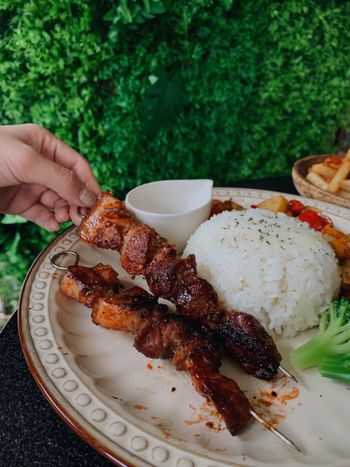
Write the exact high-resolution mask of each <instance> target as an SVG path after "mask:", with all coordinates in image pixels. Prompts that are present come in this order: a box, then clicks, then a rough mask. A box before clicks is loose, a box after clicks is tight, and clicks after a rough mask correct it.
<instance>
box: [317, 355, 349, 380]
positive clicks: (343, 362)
mask: <svg viewBox="0 0 350 467" xmlns="http://www.w3.org/2000/svg"><path fill="white" fill-rule="evenodd" d="M319 370H320V373H321V375H322V376H325V377H326V378H332V379H336V380H338V381H342V382H343V383H350V353H347V354H345V355H333V356H332V357H326V358H324V359H323V360H322V362H321V363H320V366H319Z"/></svg>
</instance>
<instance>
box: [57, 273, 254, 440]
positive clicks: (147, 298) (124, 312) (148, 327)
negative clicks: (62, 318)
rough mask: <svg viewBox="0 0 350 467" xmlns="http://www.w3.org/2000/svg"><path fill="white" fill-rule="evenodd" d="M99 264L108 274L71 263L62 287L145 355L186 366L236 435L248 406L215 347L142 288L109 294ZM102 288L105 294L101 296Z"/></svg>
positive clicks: (247, 414)
mask: <svg viewBox="0 0 350 467" xmlns="http://www.w3.org/2000/svg"><path fill="white" fill-rule="evenodd" d="M102 267H103V268H104V272H107V273H108V274H109V275H113V272H114V271H113V269H112V268H111V267H110V266H103V265H101V264H98V265H97V266H95V267H94V268H87V267H84V266H70V267H69V268H68V271H67V272H66V274H65V276H64V277H63V280H62V282H61V291H62V292H63V293H64V294H65V295H67V296H69V297H71V298H74V299H75V300H77V301H79V302H80V303H82V304H84V305H87V306H89V307H90V308H92V314H91V317H92V320H93V322H94V323H95V324H98V325H101V326H103V327H105V328H108V329H115V330H120V331H126V332H130V333H132V334H134V335H135V343H134V346H135V347H136V349H137V350H138V351H139V352H141V353H143V354H144V355H145V356H146V357H149V358H166V359H171V361H172V363H173V364H174V365H175V367H176V369H177V370H187V371H188V372H189V373H190V375H191V378H192V384H193V386H194V387H195V388H196V390H197V391H198V392H199V393H200V394H201V395H202V396H204V397H205V398H206V399H207V400H208V401H211V402H212V403H213V404H214V406H215V408H216V409H217V411H218V412H219V413H220V415H221V416H222V418H223V420H224V422H225V424H226V426H227V428H228V430H229V431H230V433H231V434H232V435H237V434H238V433H239V432H240V431H241V430H242V429H243V428H244V427H245V426H246V424H247V423H248V421H249V420H250V418H251V414H250V411H251V407H250V403H249V401H248V399H247V398H246V396H245V394H244V393H243V391H241V389H240V388H239V387H238V385H237V384H236V383H235V381H233V380H231V379H229V378H227V377H226V376H223V375H220V373H219V372H218V368H219V366H220V364H221V349H220V347H219V346H218V345H215V344H214V343H213V342H212V341H211V340H210V339H209V338H208V337H206V336H204V335H203V334H201V333H200V332H199V331H198V330H197V329H196V326H195V325H194V324H193V323H190V322H189V321H188V320H186V319H185V318H183V317H181V316H172V315H167V314H166V312H167V306H166V305H160V304H159V303H158V300H157V298H156V297H154V296H153V295H151V294H149V293H148V292H146V291H145V290H143V289H142V288H140V287H132V288H130V289H128V290H125V291H122V292H120V293H115V292H111V288H110V284H109V283H107V284H106V285H105V287H104V288H103V284H102V281H101V275H100V271H101V269H102ZM107 269H109V271H108V270H107ZM85 281H86V282H85ZM113 287H114V285H113ZM103 289H104V290H105V292H106V296H103V295H101V291H102V290H103Z"/></svg>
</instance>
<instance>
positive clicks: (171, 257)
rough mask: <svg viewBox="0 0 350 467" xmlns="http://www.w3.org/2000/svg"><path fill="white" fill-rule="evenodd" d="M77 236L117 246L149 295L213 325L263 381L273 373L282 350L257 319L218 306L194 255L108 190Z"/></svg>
mask: <svg viewBox="0 0 350 467" xmlns="http://www.w3.org/2000/svg"><path fill="white" fill-rule="evenodd" d="M78 235H79V236H80V238H81V239H82V240H83V241H84V242H86V243H88V244H90V245H91V244H92V245H96V246H97V247H99V248H110V249H113V250H117V251H119V252H120V261H121V265H122V266H123V268H124V269H125V270H126V271H127V272H128V273H129V274H130V275H136V274H143V275H145V277H146V280H147V284H148V287H149V289H150V291H151V292H152V293H153V294H154V295H156V296H158V297H163V298H165V299H167V300H169V301H171V302H173V303H174V304H175V305H176V310H177V312H178V313H179V314H181V315H184V316H189V317H191V318H192V319H195V320H197V321H199V322H200V323H201V324H202V325H204V326H205V327H207V328H209V329H212V330H215V332H217V333H218V334H219V335H220V336H221V337H222V339H223V341H224V343H225V347H226V351H227V352H228V354H229V355H231V356H233V357H234V358H235V360H237V361H238V362H239V364H240V365H241V367H242V368H243V369H244V370H245V371H246V372H247V373H249V374H252V375H254V376H256V377H258V378H262V379H265V380H271V379H272V378H274V377H275V376H276V374H277V372H278V368H279V364H280V361H281V355H280V354H279V352H278V350H277V348H276V346H275V344H274V342H273V340H272V338H271V336H270V335H269V334H268V333H267V332H266V330H265V329H264V328H263V327H262V326H261V325H260V323H259V322H258V320H257V319H256V318H254V317H253V316H252V315H249V314H247V313H240V312H236V311H233V310H231V311H226V310H223V309H220V307H219V302H218V296H217V294H216V292H215V290H214V289H213V287H212V286H211V285H210V284H209V282H207V281H206V280H205V279H202V278H201V277H199V276H198V274H197V269H196V261H195V256H194V255H189V256H188V257H187V258H179V257H177V256H176V248H175V246H174V245H170V244H169V243H168V241H167V240H166V239H164V238H162V237H160V235H158V234H157V232H156V231H155V230H154V229H151V228H150V227H148V226H146V225H141V224H138V223H137V222H136V221H134V220H133V219H132V216H131V213H130V212H129V211H128V210H127V209H126V208H125V206H124V203H123V202H122V201H120V200H118V199H116V198H114V197H113V196H112V195H111V194H110V193H109V192H105V193H103V194H102V195H100V196H99V199H98V201H97V203H96V204H95V206H94V207H93V209H92V210H91V212H90V213H89V214H88V215H87V216H86V217H85V218H84V219H83V221H82V223H81V225H80V227H79V228H78Z"/></svg>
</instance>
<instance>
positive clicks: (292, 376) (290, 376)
mask: <svg viewBox="0 0 350 467" xmlns="http://www.w3.org/2000/svg"><path fill="white" fill-rule="evenodd" d="M278 369H279V370H280V371H281V372H282V373H283V374H285V375H286V376H288V378H290V379H292V380H293V381H295V382H296V383H299V381H298V380H297V379H296V377H295V376H294V375H293V374H292V373H290V372H289V371H288V370H286V369H285V368H284V367H283V366H281V365H280V366H279V367H278Z"/></svg>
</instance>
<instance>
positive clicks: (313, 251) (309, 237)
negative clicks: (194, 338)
mask: <svg viewBox="0 0 350 467" xmlns="http://www.w3.org/2000/svg"><path fill="white" fill-rule="evenodd" d="M190 253H194V254H195V255H196V261H197V268H198V273H199V275H200V276H201V277H203V278H205V279H207V280H208V281H209V282H210V283H211V284H212V286H213V287H214V288H215V290H216V292H217V293H218V296H219V299H220V302H221V303H222V304H223V305H224V306H225V308H226V309H235V310H239V311H245V312H247V313H251V314H252V315H254V316H255V317H256V318H258V319H259V321H260V322H261V323H262V324H263V325H264V326H265V328H266V329H268V330H273V331H274V332H275V333H276V334H283V335H284V336H286V337H291V336H294V335H295V334H296V333H298V332H300V331H303V330H304V329H307V328H310V327H313V326H315V325H316V324H318V322H319V316H320V314H321V312H322V311H324V309H325V308H326V307H327V305H328V304H329V302H330V301H331V300H332V298H335V297H336V296H337V295H338V293H339V287H340V269H339V263H338V260H337V258H336V256H335V254H334V251H333V250H332V248H331V247H330V246H329V245H328V243H327V242H326V241H325V240H324V239H323V237H322V235H321V234H320V233H319V232H316V231H315V230H313V229H311V228H310V227H309V226H308V224H307V223H305V222H300V221H299V220H298V219H295V218H292V217H288V216H286V215H285V214H280V213H277V214H276V213H272V212H269V211H265V210H262V209H247V210H245V211H232V212H223V213H221V214H219V215H217V216H214V217H212V218H211V219H209V220H208V221H206V222H204V223H203V224H202V225H200V227H199V228H198V229H197V230H196V232H195V233H194V234H193V235H192V236H191V238H190V239H189V241H188V243H187V246H186V249H185V251H184V254H183V256H187V255H189V254H190Z"/></svg>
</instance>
